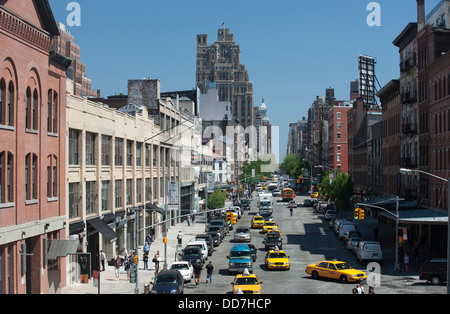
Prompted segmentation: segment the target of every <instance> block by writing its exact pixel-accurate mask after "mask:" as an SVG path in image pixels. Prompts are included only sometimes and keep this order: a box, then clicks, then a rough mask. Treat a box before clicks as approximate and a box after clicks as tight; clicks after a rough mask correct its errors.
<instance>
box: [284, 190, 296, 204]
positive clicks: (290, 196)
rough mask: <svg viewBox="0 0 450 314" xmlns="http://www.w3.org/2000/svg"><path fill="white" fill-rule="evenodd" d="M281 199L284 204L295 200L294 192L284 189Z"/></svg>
mask: <svg viewBox="0 0 450 314" xmlns="http://www.w3.org/2000/svg"><path fill="white" fill-rule="evenodd" d="M281 198H282V199H283V202H289V201H291V200H293V199H294V191H293V190H292V189H288V188H286V189H283V193H282V194H281Z"/></svg>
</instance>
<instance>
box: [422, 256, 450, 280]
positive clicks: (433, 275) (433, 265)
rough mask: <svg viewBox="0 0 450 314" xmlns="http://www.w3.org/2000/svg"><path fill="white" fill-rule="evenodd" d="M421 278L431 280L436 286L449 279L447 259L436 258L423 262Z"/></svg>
mask: <svg viewBox="0 0 450 314" xmlns="http://www.w3.org/2000/svg"><path fill="white" fill-rule="evenodd" d="M419 279H420V280H426V281H429V282H431V284H433V285H435V286H436V285H440V284H442V283H443V282H445V281H446V280H447V260H445V259H435V260H429V261H426V262H425V263H423V265H422V267H421V268H420V276H419Z"/></svg>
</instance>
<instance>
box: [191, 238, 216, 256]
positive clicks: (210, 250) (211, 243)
mask: <svg viewBox="0 0 450 314" xmlns="http://www.w3.org/2000/svg"><path fill="white" fill-rule="evenodd" d="M195 239H201V240H205V241H206V245H208V256H211V255H212V253H213V252H214V240H213V237H212V236H211V234H209V233H201V234H197V235H196V236H195Z"/></svg>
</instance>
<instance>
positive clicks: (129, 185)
mask: <svg viewBox="0 0 450 314" xmlns="http://www.w3.org/2000/svg"><path fill="white" fill-rule="evenodd" d="M126 184H127V190H126V201H127V205H132V204H133V180H131V179H127V181H126Z"/></svg>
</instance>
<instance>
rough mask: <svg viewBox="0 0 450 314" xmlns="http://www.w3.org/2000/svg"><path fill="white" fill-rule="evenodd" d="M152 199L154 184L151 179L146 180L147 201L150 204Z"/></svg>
mask: <svg viewBox="0 0 450 314" xmlns="http://www.w3.org/2000/svg"><path fill="white" fill-rule="evenodd" d="M151 199H152V184H151V182H150V178H146V179H145V201H146V202H149V201H150V200H151Z"/></svg>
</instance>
